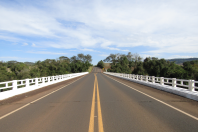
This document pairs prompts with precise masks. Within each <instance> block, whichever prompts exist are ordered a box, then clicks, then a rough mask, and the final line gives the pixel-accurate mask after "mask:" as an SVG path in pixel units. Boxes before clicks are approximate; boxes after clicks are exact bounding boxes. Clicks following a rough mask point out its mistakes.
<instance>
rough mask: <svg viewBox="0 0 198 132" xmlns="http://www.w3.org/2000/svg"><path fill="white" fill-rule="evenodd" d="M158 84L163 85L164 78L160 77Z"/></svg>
mask: <svg viewBox="0 0 198 132" xmlns="http://www.w3.org/2000/svg"><path fill="white" fill-rule="evenodd" d="M160 84H161V85H164V77H160Z"/></svg>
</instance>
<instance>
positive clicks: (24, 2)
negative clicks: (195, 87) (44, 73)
mask: <svg viewBox="0 0 198 132" xmlns="http://www.w3.org/2000/svg"><path fill="white" fill-rule="evenodd" d="M197 7H198V1H197V0H149V1H148V0H116V1H115V0H45V1H41V0H34V1H32V0H29V1H28V0H0V18H1V19H0V46H1V48H0V60H2V61H9V60H17V61H22V62H24V61H30V62H35V61H38V60H45V59H57V58H58V57H59V56H67V57H71V56H73V55H77V54H78V53H84V54H90V55H92V58H93V62H92V63H93V64H97V62H98V61H99V60H103V59H105V58H106V57H107V56H108V55H109V54H110V53H122V54H127V53H128V52H129V51H130V52H132V53H138V54H139V55H140V56H142V57H143V58H145V57H148V56H151V57H153V56H154V57H158V58H165V59H170V58H188V57H198V30H197V29H198V8H197Z"/></svg>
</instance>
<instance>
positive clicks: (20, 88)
mask: <svg viewBox="0 0 198 132" xmlns="http://www.w3.org/2000/svg"><path fill="white" fill-rule="evenodd" d="M88 73H89V72H82V73H72V74H65V75H57V76H48V77H41V78H32V79H24V80H13V81H7V82H0V91H1V92H0V100H3V99H6V98H9V97H12V96H15V95H18V94H22V93H26V92H29V91H32V90H35V89H38V88H41V87H44V86H47V85H51V84H54V83H58V82H61V81H65V80H68V79H71V78H75V77H78V76H82V75H85V74H88ZM3 89H6V91H3Z"/></svg>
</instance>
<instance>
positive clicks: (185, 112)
mask: <svg viewBox="0 0 198 132" xmlns="http://www.w3.org/2000/svg"><path fill="white" fill-rule="evenodd" d="M104 75H105V74H104ZM105 76H106V77H108V76H107V75H105ZM108 78H111V77H108ZM111 79H112V80H114V81H116V82H119V83H121V84H123V85H125V86H127V87H129V88H131V89H133V90H135V91H137V92H139V93H141V94H143V95H146V96H147V97H150V98H152V99H154V100H156V101H158V102H160V103H162V104H164V105H166V106H168V107H170V108H172V109H174V110H176V111H179V112H180V113H183V114H184V115H187V116H189V117H191V118H193V119H195V120H197V121H198V118H197V117H195V116H193V115H191V114H189V113H186V112H184V111H182V110H180V109H178V108H176V107H174V106H172V105H170V104H167V103H165V102H164V101H161V100H159V99H157V98H155V97H152V96H150V95H148V94H146V93H144V92H141V91H139V90H137V89H135V88H133V87H131V86H128V85H126V84H124V83H122V82H120V81H118V80H116V79H113V78H111Z"/></svg>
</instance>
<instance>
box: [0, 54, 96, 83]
mask: <svg viewBox="0 0 198 132" xmlns="http://www.w3.org/2000/svg"><path fill="white" fill-rule="evenodd" d="M91 62H92V56H91V55H89V54H87V55H84V54H78V55H77V56H72V57H71V58H68V57H66V56H61V57H59V58H58V59H46V60H44V61H37V62H35V63H27V62H25V63H23V62H17V61H8V62H2V61H1V62H0V75H1V76H0V82H4V81H10V80H20V79H26V78H36V77H46V76H55V75H62V74H69V73H77V72H85V71H87V70H88V69H89V67H90V66H92V64H91Z"/></svg>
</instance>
